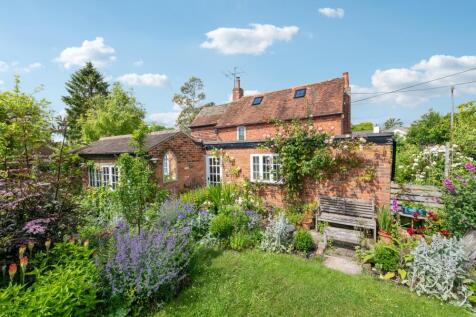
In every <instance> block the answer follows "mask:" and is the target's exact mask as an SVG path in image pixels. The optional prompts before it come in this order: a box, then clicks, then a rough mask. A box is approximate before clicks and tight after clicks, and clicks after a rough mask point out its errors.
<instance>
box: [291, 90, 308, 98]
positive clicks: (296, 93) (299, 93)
mask: <svg viewBox="0 0 476 317" xmlns="http://www.w3.org/2000/svg"><path fill="white" fill-rule="evenodd" d="M305 95H306V88H301V89H296V90H295V91H294V98H302V97H304V96H305Z"/></svg>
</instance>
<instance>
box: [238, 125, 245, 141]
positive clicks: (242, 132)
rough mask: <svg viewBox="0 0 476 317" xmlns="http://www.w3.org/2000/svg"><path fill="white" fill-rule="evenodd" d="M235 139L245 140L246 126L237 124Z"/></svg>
mask: <svg viewBox="0 0 476 317" xmlns="http://www.w3.org/2000/svg"><path fill="white" fill-rule="evenodd" d="M236 139H237V140H238V141H244V140H246V127H244V126H239V127H237V128H236Z"/></svg>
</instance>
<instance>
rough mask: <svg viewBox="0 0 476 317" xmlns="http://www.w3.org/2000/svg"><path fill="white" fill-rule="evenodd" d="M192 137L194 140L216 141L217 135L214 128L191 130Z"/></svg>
mask: <svg viewBox="0 0 476 317" xmlns="http://www.w3.org/2000/svg"><path fill="white" fill-rule="evenodd" d="M192 137H193V138H194V139H195V140H204V141H216V140H217V134H216V132H215V127H214V126H208V127H198V128H192Z"/></svg>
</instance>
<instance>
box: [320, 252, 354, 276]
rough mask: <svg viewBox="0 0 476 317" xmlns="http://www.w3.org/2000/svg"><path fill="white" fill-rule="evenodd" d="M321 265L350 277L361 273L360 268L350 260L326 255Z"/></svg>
mask: <svg viewBox="0 0 476 317" xmlns="http://www.w3.org/2000/svg"><path fill="white" fill-rule="evenodd" d="M323 264H324V265H325V266H326V267H328V268H330V269H333V270H337V271H340V272H343V273H346V274H350V275H358V274H360V273H362V266H361V265H360V264H359V263H358V262H357V261H355V260H354V259H352V258H348V257H342V256H333V255H326V256H325V257H324V262H323Z"/></svg>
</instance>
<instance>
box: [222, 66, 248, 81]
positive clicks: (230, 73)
mask: <svg viewBox="0 0 476 317" xmlns="http://www.w3.org/2000/svg"><path fill="white" fill-rule="evenodd" d="M244 73H245V72H244V71H240V69H239V68H238V67H237V66H234V67H233V70H229V71H226V72H223V75H225V77H226V78H229V79H233V81H235V80H236V77H239V76H240V75H241V74H244Z"/></svg>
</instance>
